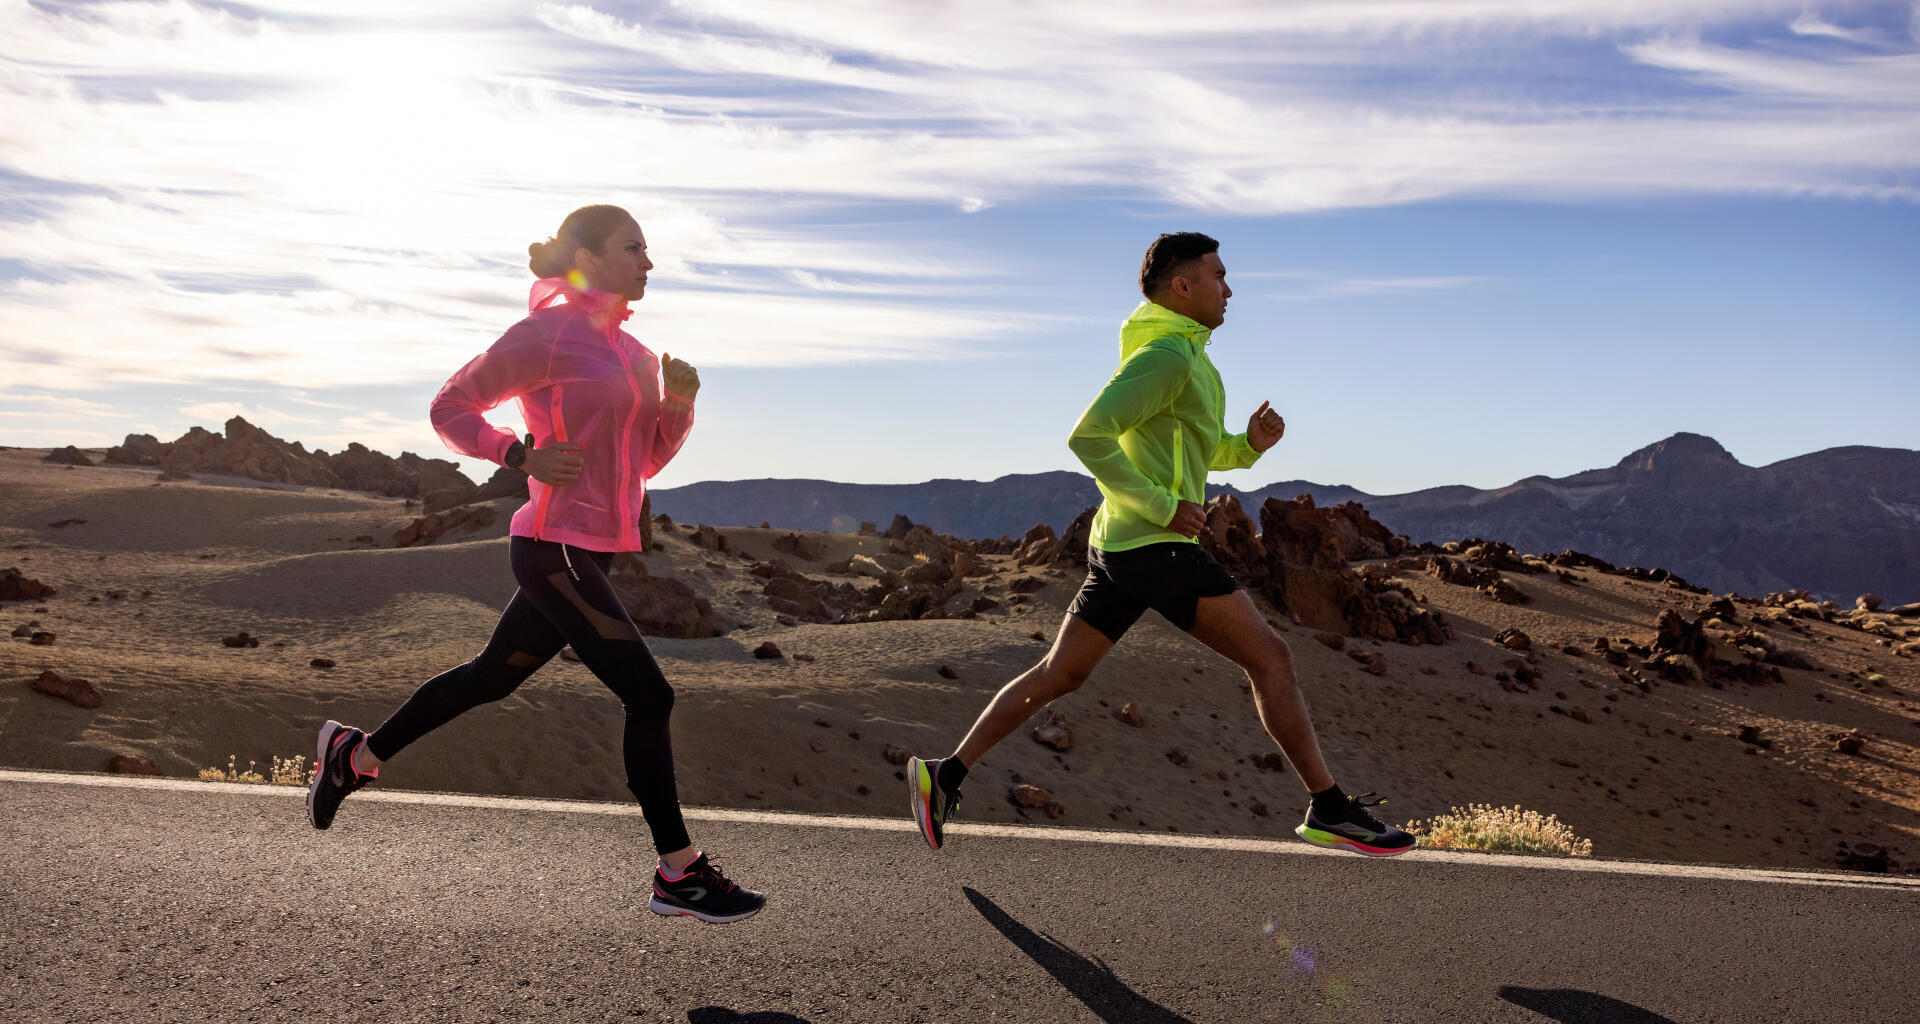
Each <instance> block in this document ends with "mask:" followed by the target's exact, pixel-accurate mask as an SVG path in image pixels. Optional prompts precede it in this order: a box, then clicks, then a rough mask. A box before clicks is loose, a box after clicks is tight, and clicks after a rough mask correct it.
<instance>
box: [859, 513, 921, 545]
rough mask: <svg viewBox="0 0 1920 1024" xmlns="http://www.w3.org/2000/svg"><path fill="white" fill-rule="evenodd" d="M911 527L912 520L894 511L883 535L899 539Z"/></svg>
mask: <svg viewBox="0 0 1920 1024" xmlns="http://www.w3.org/2000/svg"><path fill="white" fill-rule="evenodd" d="M861 525H863V526H864V525H865V524H864V523H863V524H861ZM912 529H913V520H911V519H908V518H907V517H906V516H904V515H901V514H899V513H897V512H896V513H894V516H893V522H891V523H889V524H887V532H886V534H885V535H884V536H885V537H886V538H887V539H888V540H900V539H902V538H904V537H906V535H907V533H908V531H910V530H912ZM862 532H868V531H864V530H863V531H862Z"/></svg>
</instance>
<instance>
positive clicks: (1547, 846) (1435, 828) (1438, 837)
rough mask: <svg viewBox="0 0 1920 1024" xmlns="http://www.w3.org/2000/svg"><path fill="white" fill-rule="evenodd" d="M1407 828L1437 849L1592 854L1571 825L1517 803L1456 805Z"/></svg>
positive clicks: (1423, 843)
mask: <svg viewBox="0 0 1920 1024" xmlns="http://www.w3.org/2000/svg"><path fill="white" fill-rule="evenodd" d="M1406 830H1407V831H1408V832H1411V833H1413V835H1414V836H1415V838H1416V840H1417V842H1418V844H1419V845H1420V846H1424V847H1429V848H1432V849H1438V850H1481V851H1485V852H1488V853H1553V854H1559V855H1560V856H1563V857H1591V856H1593V841H1592V840H1590V839H1582V838H1580V837H1579V836H1577V835H1574V834H1573V829H1571V828H1568V827H1567V826H1566V825H1565V824H1564V823H1562V822H1561V821H1560V819H1559V818H1557V817H1555V816H1553V815H1551V814H1541V813H1540V812H1539V811H1529V810H1526V809H1524V808H1522V807H1520V806H1519V805H1517V804H1516V805H1515V806H1512V807H1493V806H1491V805H1488V804H1468V805H1467V806H1466V807H1465V809H1462V808H1459V807H1455V808H1452V809H1451V810H1449V811H1448V812H1447V813H1446V814H1442V815H1440V816H1438V817H1436V818H1434V819H1433V820H1431V821H1424V822H1422V821H1413V822H1408V823H1407V825H1406Z"/></svg>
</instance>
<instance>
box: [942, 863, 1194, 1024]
mask: <svg viewBox="0 0 1920 1024" xmlns="http://www.w3.org/2000/svg"><path fill="white" fill-rule="evenodd" d="M961 891H962V892H964V893H966V894H967V901H968V902H970V903H972V904H973V909H975V910H978V911H979V912H980V916H981V917H984V918H986V919H987V923H988V924H990V925H993V927H994V928H995V929H996V930H998V931H999V932H1000V934H1002V935H1005V936H1006V937H1007V940H1008V941H1009V942H1012V943H1013V944H1014V945H1015V946H1017V947H1019V949H1020V952H1022V953H1025V954H1027V955H1028V956H1030V957H1032V958H1033V962H1034V963H1037V964H1039V965H1040V966H1041V967H1043V968H1045V969H1046V972H1047V973H1048V974H1051V975H1053V980H1055V981H1057V982H1059V983H1060V985H1061V987H1062V988H1065V989H1066V990H1067V991H1068V992H1069V993H1071V994H1072V995H1073V997H1074V998H1075V999H1078V1000H1080V1001H1081V1002H1083V1003H1085V1004H1086V1005H1087V1009H1089V1010H1092V1011H1093V1014H1094V1016H1096V1017H1099V1018H1100V1019H1101V1020H1103V1021H1106V1022H1107V1024H1121V1022H1123V1021H1124V1022H1126V1024H1193V1022H1192V1021H1190V1020H1188V1019H1187V1018H1185V1017H1182V1016H1180V1015H1179V1014H1177V1013H1175V1012H1173V1011H1172V1010H1169V1009H1167V1008H1166V1007H1164V1006H1161V1005H1160V1004H1159V1003H1156V1002H1154V1001H1153V1000H1151V999H1148V998H1147V997H1145V996H1143V995H1141V994H1140V993H1138V992H1135V991H1134V990H1133V989H1131V988H1128V987H1127V984H1126V982H1123V981H1121V980H1120V979H1119V978H1116V977H1114V975H1113V970H1112V969H1111V968H1109V967H1108V966H1107V965H1106V964H1105V963H1104V962H1102V961H1101V960H1100V958H1099V957H1090V956H1082V955H1081V954H1079V953H1076V952H1074V951H1073V950H1072V949H1069V948H1068V947H1066V946H1065V945H1062V944H1061V943H1060V942H1059V940H1057V939H1054V938H1053V937H1051V936H1048V935H1041V934H1038V933H1036V932H1035V931H1033V930H1032V929H1031V928H1028V927H1027V926H1026V925H1023V924H1021V923H1020V922H1018V921H1015V920H1014V919H1013V917H1012V916H1011V915H1009V914H1008V913H1007V912H1006V911H1004V910H1001V909H1000V907H999V905H998V904H996V903H994V902H993V901H992V900H990V899H988V898H986V897H985V896H982V895H980V894H979V893H978V892H976V891H975V890H973V889H972V888H968V887H962V889H961Z"/></svg>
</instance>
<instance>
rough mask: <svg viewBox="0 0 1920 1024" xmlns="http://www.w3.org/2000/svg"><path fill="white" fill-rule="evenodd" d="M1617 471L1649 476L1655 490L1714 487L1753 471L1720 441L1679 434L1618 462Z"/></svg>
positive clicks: (1697, 435) (1702, 435)
mask: <svg viewBox="0 0 1920 1024" xmlns="http://www.w3.org/2000/svg"><path fill="white" fill-rule="evenodd" d="M1614 469H1615V470H1617V471H1624V472H1626V473H1632V474H1636V475H1640V474H1644V476H1645V477H1650V478H1651V479H1650V480H1647V482H1649V483H1651V484H1653V485H1654V486H1656V487H1700V486H1716V485H1719V484H1725V483H1728V482H1730V481H1732V480H1735V479H1738V478H1740V477H1744V476H1746V475H1748V474H1750V473H1753V472H1754V469H1753V468H1752V467H1751V466H1747V465H1744V464H1742V463H1741V461H1740V460H1739V459H1736V458H1734V457H1733V453H1732V452H1729V451H1727V450H1726V449H1725V448H1723V447H1721V445H1720V442H1718V441H1715V440H1714V439H1713V438H1711V437H1708V436H1706V435H1705V434H1690V433H1687V432H1685V431H1682V432H1680V433H1678V434H1675V435H1673V436H1672V437H1669V438H1667V439H1666V440H1664V441H1655V442H1654V443H1652V444H1650V445H1648V446H1646V447H1645V448H1642V449H1640V450H1639V451H1637V452H1634V453H1633V454H1631V455H1629V456H1627V457H1626V458H1624V459H1621V460H1620V462H1619V463H1618V464H1617V465H1615V466H1614Z"/></svg>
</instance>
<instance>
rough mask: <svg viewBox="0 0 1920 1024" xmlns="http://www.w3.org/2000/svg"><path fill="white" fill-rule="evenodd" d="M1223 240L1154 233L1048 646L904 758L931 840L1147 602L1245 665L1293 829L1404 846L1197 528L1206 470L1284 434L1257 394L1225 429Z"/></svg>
mask: <svg viewBox="0 0 1920 1024" xmlns="http://www.w3.org/2000/svg"><path fill="white" fill-rule="evenodd" d="M1219 249H1220V244H1219V243H1218V242H1216V241H1214V240H1213V239H1211V238H1208V237H1207V236H1206V235H1203V234H1200V233H1198V232H1192V231H1183V232H1180V233H1178V234H1171V235H1161V236H1160V237H1159V238H1158V239H1157V240H1156V241H1155V242H1154V243H1153V244H1152V245H1151V246H1149V247H1148V248H1147V254H1146V258H1145V259H1144V260H1142V261H1141V264H1140V292H1141V294H1143V295H1145V296H1146V301H1145V302H1142V303H1141V304H1140V305H1139V306H1138V307H1136V308H1135V309H1134V311H1133V314H1132V315H1131V316H1129V317H1128V318H1127V321H1126V323H1125V324H1123V325H1121V328H1120V368H1119V369H1118V370H1116V371H1115V372H1114V374H1113V377H1112V378H1111V379H1110V380H1108V381H1107V384H1106V387H1104V388H1102V389H1101V390H1100V394H1099V395H1098V396H1096V397H1095V398H1094V400H1093V404H1092V405H1089V406H1087V411H1086V412H1084V413H1082V414H1081V416H1080V422H1079V423H1078V424H1076V425H1075V426H1074V428H1073V435H1072V436H1071V437H1070V438H1068V440H1067V446H1068V447H1069V448H1071V449H1073V453H1074V455H1076V456H1078V457H1079V459H1080V461H1081V462H1082V463H1083V464H1085V465H1086V467H1087V469H1088V470H1090V471H1091V472H1092V473H1093V479H1094V482H1095V483H1097V484H1098V485H1099V487H1100V493H1101V495H1102V496H1103V497H1104V498H1105V500H1104V501H1103V502H1101V505H1100V511H1099V512H1098V513H1097V514H1096V515H1095V516H1094V519H1093V536H1092V543H1091V545H1090V546H1089V549H1088V551H1087V578H1086V582H1084V583H1082V584H1081V586H1080V592H1079V594H1077V595H1076V596H1075V597H1074V599H1073V604H1072V605H1071V606H1069V607H1068V609H1067V615H1066V618H1065V620H1064V621H1063V622H1062V623H1061V626H1060V634H1059V635H1058V636H1057V637H1055V638H1054V641H1053V649H1052V650H1050V651H1048V652H1047V655H1046V657H1045V658H1043V659H1041V661H1040V663H1039V664H1038V665H1035V666H1034V667H1032V668H1030V669H1028V670H1027V671H1026V672H1024V673H1022V674H1021V675H1020V676H1018V677H1017V678H1015V679H1014V680H1013V681H1012V682H1010V683H1008V684H1007V685H1006V686H1005V687H1003V688H1002V689H1001V690H1000V692H999V693H997V694H995V695H994V698H993V700H992V701H991V702H990V703H989V704H988V705H987V708H986V710H985V711H983V712H981V713H980V718H979V720H978V721H976V722H974V723H973V728H972V729H971V730H969V731H968V733H967V735H966V738H965V739H963V740H961V741H960V747H959V749H957V750H955V751H954V752H953V753H952V754H951V755H950V756H947V757H943V758H937V759H934V760H929V761H923V760H921V759H919V758H917V757H916V758H912V759H910V760H909V761H908V764H907V785H908V790H909V796H910V798H911V801H912V805H913V816H914V819H915V821H917V822H918V823H919V825H920V831H921V834H922V835H923V836H925V838H926V840H927V842H928V844H930V845H931V846H932V847H933V848H934V849H936V850H937V849H939V848H940V846H941V843H942V842H943V841H944V838H943V836H944V829H945V826H946V823H947V820H948V818H949V817H951V816H952V814H953V808H954V805H955V804H956V803H958V802H959V799H960V785H961V783H962V782H964V781H965V780H966V777H967V770H968V769H969V768H971V767H972V766H973V765H975V764H978V763H979V761H980V758H981V757H982V756H984V755H985V754H986V752H987V751H988V750H990V749H992V748H993V746H994V744H996V743H999V742H1000V741H1001V740H1003V739H1005V738H1006V737H1007V736H1008V735H1009V734H1011V733H1012V732H1013V731H1014V730H1015V729H1018V728H1019V727H1020V726H1021V724H1022V723H1024V722H1025V721H1026V720H1027V719H1028V718H1030V717H1032V715H1033V713H1034V712H1036V711H1038V710H1040V709H1041V708H1042V707H1045V706H1046V705H1047V704H1048V703H1050V702H1052V701H1054V700H1056V699H1058V698H1060V697H1064V696H1066V695H1067V694H1069V693H1072V692H1073V691H1075V690H1077V689H1079V688H1080V685H1081V684H1082V683H1085V682H1086V681H1087V677H1088V676H1089V675H1091V674H1092V672H1093V669H1094V666H1095V665H1098V664H1099V663H1100V659H1101V658H1103V657H1105V656H1106V654H1107V652H1108V651H1109V650H1112V649H1113V645H1114V644H1115V643H1118V642H1119V640H1120V637H1121V636H1122V635H1123V634H1125V633H1126V631H1127V629H1128V627H1130V626H1132V625H1133V623H1134V622H1135V621H1136V620H1138V619H1139V618H1140V616H1141V615H1142V614H1144V613H1145V612H1146V610H1147V609H1149V608H1151V609H1153V610H1154V611H1156V612H1159V613H1160V614H1161V615H1162V616H1164V617H1165V618H1166V619H1167V620H1168V621H1170V622H1172V623H1173V624H1174V625H1176V626H1179V627H1180V628H1181V629H1183V630H1186V631H1187V632H1188V633H1190V634H1192V635H1193V637H1194V638H1195V639H1197V640H1199V641H1200V642H1201V643H1203V644H1206V645H1207V646H1208V647H1211V648H1213V649H1214V650H1215V651H1218V652H1219V653H1220V654H1222V655H1223V656H1225V657H1226V658H1228V659H1230V660H1231V661H1233V663H1234V664H1236V665H1239V666H1240V667H1241V668H1242V669H1245V670H1246V673H1247V679H1248V681H1249V682H1251V683H1252V688H1253V705H1254V709H1255V711H1256V712H1258V714H1259V715H1260V724H1261V725H1263V726H1265V727H1266V730H1267V734H1268V735H1270V736H1272V737H1273V739H1274V741H1275V742H1276V743H1278V744H1279V745H1280V749H1281V750H1282V751H1284V752H1285V753H1286V755H1287V760H1288V761H1289V762H1291V763H1292V765H1293V768H1294V771H1295V772H1297V773H1298V774H1299V776H1300V780H1301V782H1302V783H1304V784H1305V786H1306V788H1307V791H1308V792H1309V793H1311V794H1312V803H1311V804H1310V805H1309V806H1308V808H1307V814H1306V820H1305V821H1303V822H1302V823H1301V824H1300V825H1299V827H1297V828H1295V829H1294V832H1295V833H1297V834H1298V835H1299V836H1300V838H1302V839H1305V840H1306V841H1307V842H1309V843H1313V844H1314V845H1316V846H1328V847H1334V848H1339V849H1348V850H1353V851H1354V852H1357V853H1363V854H1366V855H1368V856H1372V857H1391V856H1394V855H1396V854H1401V853H1405V852H1406V851H1407V850H1409V849H1412V847H1413V837H1412V836H1411V835H1408V834H1407V833H1406V832H1403V831H1401V830H1400V829H1397V828H1389V827H1388V826H1386V825H1385V824H1382V823H1381V822H1380V820H1379V819H1377V818H1375V817H1374V816H1373V815H1372V814H1371V813H1369V812H1368V808H1370V807H1376V806H1379V805H1380V804H1381V803H1384V802H1385V801H1383V800H1369V799H1368V797H1371V796H1372V795H1373V794H1371V793H1368V794H1364V795H1362V796H1360V797H1350V796H1348V795H1347V794H1345V793H1343V792H1341V790H1340V787H1339V786H1337V785H1335V784H1334V781H1333V775H1332V774H1331V773H1330V772H1329V771H1328V770H1327V765H1326V761H1325V760H1324V759H1323V758H1322V757H1321V756H1320V744H1319V741H1318V740H1317V739H1316V738H1315V736H1314V732H1313V722H1312V721H1311V720H1310V719H1309V718H1308V717H1307V704H1306V701H1305V699H1303V698H1302V697H1301V695H1300V690H1299V687H1298V686H1297V684H1296V683H1295V680H1294V675H1293V662H1292V656H1291V654H1290V653H1289V652H1288V650H1287V644H1286V641H1285V640H1283V639H1281V638H1280V636H1279V634H1278V633H1276V632H1275V631H1274V630H1273V629H1272V628H1271V627H1269V626H1268V625H1267V622H1266V620H1265V619H1264V618H1262V617H1261V615H1260V612H1259V611H1258V610H1257V609H1256V608H1254V606H1253V600H1252V599H1251V598H1250V597H1248V596H1247V592H1246V591H1245V590H1242V589H1240V587H1239V585H1238V584H1237V583H1236V582H1235V581H1234V579H1233V577H1232V576H1231V575H1230V574H1228V572H1227V571H1226V569H1225V568H1223V567H1222V566H1221V565H1220V563H1218V562H1216V561H1214V559H1213V557H1212V556H1211V555H1209V554H1208V553H1207V550H1206V549H1205V548H1204V547H1202V546H1200V544H1199V543H1198V542H1197V541H1196V540H1195V539H1194V538H1195V537H1196V536H1197V535H1198V534H1199V532H1200V531H1201V529H1202V528H1204V527H1205V526H1206V512H1205V510H1204V509H1203V508H1202V507H1201V502H1203V501H1205V500H1206V485H1207V471H1208V470H1211V469H1222V470H1224V469H1244V468H1246V467H1249V466H1252V465H1253V464H1254V462H1255V460H1257V459H1259V458H1260V455H1261V453H1263V452H1265V451H1266V450H1267V449H1268V448H1271V447H1273V445H1274V443H1275V442H1277V441H1279V440H1280V436H1281V434H1282V433H1284V432H1285V430H1286V423H1285V421H1284V420H1282V419H1281V418H1280V415H1279V414H1278V413H1276V412H1274V411H1273V410H1272V409H1271V408H1269V407H1268V404H1267V403H1266V402H1262V403H1260V408H1258V409H1256V410H1255V411H1254V413H1253V416H1252V417H1251V418H1250V419H1248V421H1247V432H1246V433H1244V434H1233V435H1228V434H1227V433H1226V426H1225V421H1224V419H1223V416H1224V413H1225V409H1226V389H1225V387H1224V386H1223V385H1222V384H1221V382H1220V374H1219V371H1217V370H1215V369H1214V367H1213V363H1212V361H1211V360H1209V359H1208V358H1207V345H1208V343H1209V339H1210V338H1211V335H1212V333H1213V330H1214V329H1215V328H1217V327H1219V326H1220V325H1221V323H1223V322H1224V321H1225V320H1226V312H1227V299H1228V298H1230V297H1232V295H1233V290H1232V289H1230V288H1228V287H1227V269H1226V266H1225V265H1224V264H1222V263H1221V261H1220V252H1219Z"/></svg>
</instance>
